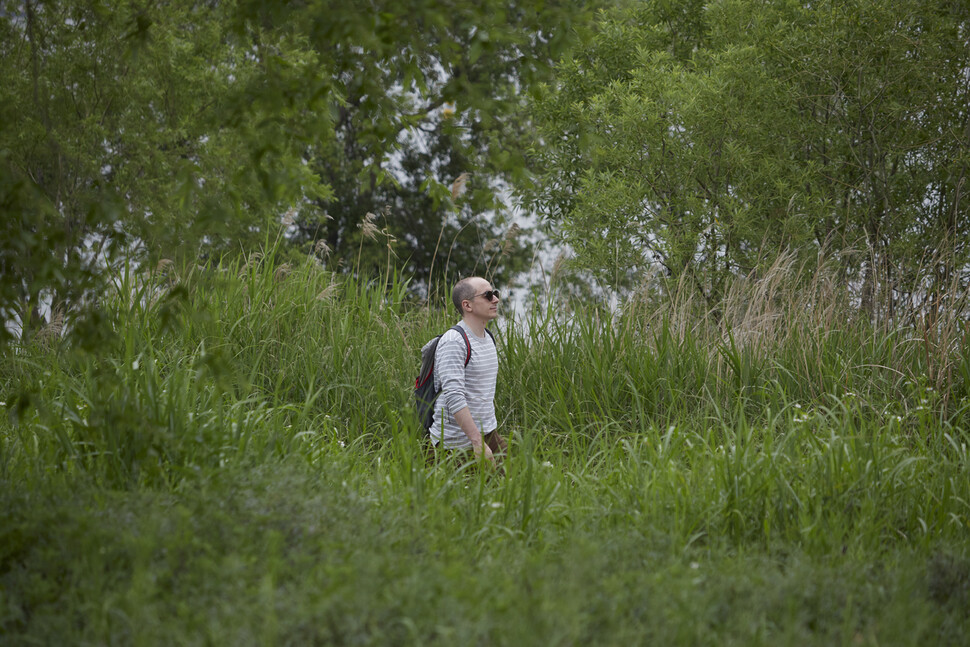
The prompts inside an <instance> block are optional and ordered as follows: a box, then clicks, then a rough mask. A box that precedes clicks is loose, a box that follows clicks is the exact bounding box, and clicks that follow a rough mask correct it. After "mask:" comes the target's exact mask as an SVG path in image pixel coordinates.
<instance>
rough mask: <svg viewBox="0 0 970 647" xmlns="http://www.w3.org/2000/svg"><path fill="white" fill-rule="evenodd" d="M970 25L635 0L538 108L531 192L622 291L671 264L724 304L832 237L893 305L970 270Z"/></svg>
mask: <svg viewBox="0 0 970 647" xmlns="http://www.w3.org/2000/svg"><path fill="white" fill-rule="evenodd" d="M670 5H676V9H677V11H675V12H673V13H671V9H672V7H671V6H670ZM671 16H673V18H672V17H671ZM968 24H970V16H968V14H967V13H966V11H965V7H962V6H960V7H957V5H955V4H954V3H951V2H938V3H931V4H930V5H927V4H926V3H922V2H902V3H900V2H871V1H868V0H866V1H859V2H849V3H845V2H836V3H821V4H818V3H813V4H812V5H811V6H810V7H809V6H806V5H804V4H803V3H797V2H773V3H768V4H765V3H761V2H748V1H747V0H737V1H732V2H724V3H717V4H716V5H711V6H708V7H702V6H701V5H699V4H696V3H650V4H640V3H638V4H634V5H630V6H622V7H621V8H620V9H618V10H617V11H615V12H613V13H610V14H607V15H605V16H604V17H603V18H602V20H601V22H600V29H599V31H598V33H597V35H596V36H595V37H594V38H593V39H592V41H591V42H590V44H589V45H588V46H586V47H585V48H584V49H583V50H581V51H579V52H577V53H575V54H574V55H573V56H571V57H569V58H567V59H566V60H565V61H564V62H563V64H562V65H561V66H560V68H559V70H558V71H557V79H556V82H555V83H554V84H552V85H551V86H549V87H547V88H546V89H545V91H544V92H543V93H542V95H541V97H540V98H539V100H538V101H537V102H536V113H537V119H538V121H539V123H540V125H541V126H540V129H539V141H538V143H537V144H536V146H535V149H534V151H533V158H534V160H535V161H536V163H537V164H538V165H540V166H541V168H542V169H543V172H542V173H541V174H540V176H539V178H538V180H537V182H536V185H535V186H534V187H533V189H532V191H531V193H530V200H531V203H532V204H533V205H534V206H535V207H536V208H537V209H539V210H540V211H541V212H542V213H544V214H545V215H546V216H547V217H548V218H549V219H551V221H552V222H554V223H556V224H558V225H561V226H562V227H563V230H564V232H565V236H566V239H567V241H568V242H569V243H570V244H571V245H572V246H573V247H574V249H575V250H576V252H577V254H578V256H579V259H580V261H581V263H582V264H583V266H585V267H587V268H589V269H592V270H595V271H596V272H598V273H599V274H600V276H601V278H602V279H603V281H604V282H606V283H608V284H611V285H614V286H628V285H630V282H631V281H637V280H640V279H641V278H642V277H643V276H644V275H645V274H649V270H650V269H651V268H660V269H661V270H662V272H663V273H665V274H667V275H669V276H672V277H673V278H674V279H676V280H680V279H682V278H684V279H686V280H690V281H691V282H692V284H693V285H695V286H696V288H697V289H698V290H699V292H700V293H702V294H703V295H705V296H706V297H708V298H709V299H710V301H711V302H712V303H714V302H716V301H717V300H718V299H719V298H720V297H721V296H723V294H724V289H725V281H726V280H727V277H729V276H731V275H737V274H746V273H748V272H751V271H753V270H755V269H760V268H762V267H764V266H766V265H770V264H771V263H772V262H773V261H774V259H775V257H776V256H777V254H779V253H782V252H785V251H786V250H795V251H797V253H799V254H802V255H803V257H804V258H805V259H806V260H808V259H811V258H814V257H815V256H816V255H817V253H818V251H819V250H825V251H827V252H829V253H839V254H840V255H841V260H842V263H843V266H844V269H845V271H846V274H847V278H849V279H850V280H857V281H858V283H859V284H860V285H861V299H862V301H863V305H864V306H865V308H866V309H867V310H869V311H870V312H877V311H878V312H882V313H884V314H885V315H886V316H888V317H890V318H892V317H894V316H896V309H897V308H899V307H900V306H901V305H903V304H906V303H909V302H911V301H912V299H914V298H917V299H920V298H928V297H927V295H930V297H932V298H933V299H935V298H938V296H939V293H940V292H946V291H949V290H951V289H952V288H953V287H954V285H955V283H956V282H957V279H956V276H957V274H958V273H959V272H960V271H961V269H962V268H965V266H966V263H967V257H966V248H965V246H964V245H962V244H961V243H959V242H958V241H961V240H964V239H966V238H967V232H966V230H965V228H966V223H967V222H968V218H967V217H966V213H967V206H966V205H967V203H966V200H964V199H963V191H962V189H961V188H960V183H961V182H962V181H963V180H962V179H961V178H963V177H964V176H965V174H966V156H967V150H968V149H967V138H966V132H965V131H966V126H967V121H966V110H965V106H966V104H967V79H966V69H967V67H968V66H970V61H968V59H967V56H966V53H967V49H966V47H965V46H964V45H965V43H964V42H963V41H964V36H965V31H966V29H967V25H968ZM618 267H621V268H625V271H623V272H618V271H617V268H618ZM959 285H960V286H963V285H964V283H963V282H962V279H961V280H960V282H959ZM960 291H961V292H962V290H960ZM927 303H928V302H927Z"/></svg>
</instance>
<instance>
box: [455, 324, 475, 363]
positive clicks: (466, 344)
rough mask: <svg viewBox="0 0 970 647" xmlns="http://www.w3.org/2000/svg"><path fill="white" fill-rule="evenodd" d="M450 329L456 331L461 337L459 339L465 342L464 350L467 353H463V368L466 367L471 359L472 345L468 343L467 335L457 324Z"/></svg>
mask: <svg viewBox="0 0 970 647" xmlns="http://www.w3.org/2000/svg"><path fill="white" fill-rule="evenodd" d="M451 329H452V330H457V331H458V334H459V335H461V338H462V339H464V340H465V348H467V349H468V352H467V353H465V366H468V362H469V361H471V358H472V343H471V342H470V341H468V335H467V334H466V333H465V329H464V328H462V327H461V326H459V325H458V324H455V325H454V326H452V327H451Z"/></svg>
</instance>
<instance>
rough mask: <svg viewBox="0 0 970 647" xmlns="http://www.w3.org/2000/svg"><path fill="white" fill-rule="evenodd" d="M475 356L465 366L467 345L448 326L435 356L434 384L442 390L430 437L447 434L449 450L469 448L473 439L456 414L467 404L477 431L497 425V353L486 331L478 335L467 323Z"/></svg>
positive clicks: (436, 440)
mask: <svg viewBox="0 0 970 647" xmlns="http://www.w3.org/2000/svg"><path fill="white" fill-rule="evenodd" d="M458 325H459V326H461V327H462V328H464V329H465V333H466V334H467V335H468V343H469V344H471V347H472V356H471V359H470V360H469V361H468V366H465V357H466V356H467V354H468V346H466V345H465V340H464V339H462V338H461V335H460V334H459V333H458V331H456V330H451V329H449V330H448V331H447V332H445V334H443V335H442V336H441V339H440V340H439V341H438V350H437V351H436V352H435V359H434V386H435V389H436V390H437V389H441V394H440V395H439V396H438V400H437V401H436V402H435V414H434V424H432V425H431V429H430V432H431V440H432V442H434V444H436V445H437V444H438V443H439V442H440V441H441V439H442V437H444V446H445V447H446V448H448V449H470V448H471V446H472V441H471V440H469V439H468V436H466V435H465V432H464V431H462V430H461V427H459V426H458V423H457V422H455V414H456V413H458V412H459V411H461V410H462V409H464V408H465V407H468V410H469V412H470V413H471V415H472V420H474V421H475V425H477V426H478V431H479V432H481V434H482V435H483V436H484V435H485V434H487V433H491V432H492V431H494V430H495V428H496V427H498V420H497V419H496V417H495V382H496V380H497V378H498V353H497V352H496V351H495V343H494V342H493V341H492V338H491V337H489V336H488V334H486V335H485V336H484V337H478V336H477V335H475V333H473V332H472V329H471V328H470V327H469V326H468V325H467V324H466V323H465V322H464V321H460V322H458Z"/></svg>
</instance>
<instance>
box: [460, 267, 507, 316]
mask: <svg viewBox="0 0 970 647" xmlns="http://www.w3.org/2000/svg"><path fill="white" fill-rule="evenodd" d="M451 300H452V302H453V303H454V304H455V308H457V309H458V313H459V314H460V315H461V316H462V318H465V317H472V318H474V319H478V320H480V321H482V322H489V321H491V320H492V319H494V318H495V317H497V316H498V300H499V296H498V293H497V292H496V291H493V290H492V286H491V285H490V284H489V282H488V281H486V280H485V279H483V278H481V277H479V276H470V277H468V278H467V279H462V280H460V281H458V283H456V284H455V288H454V289H453V290H452V291H451Z"/></svg>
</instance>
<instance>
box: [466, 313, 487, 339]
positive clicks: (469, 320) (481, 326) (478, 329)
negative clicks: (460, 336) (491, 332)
mask: <svg viewBox="0 0 970 647" xmlns="http://www.w3.org/2000/svg"><path fill="white" fill-rule="evenodd" d="M462 321H464V322H465V325H466V326H468V327H469V328H471V329H472V332H473V333H475V335H477V336H478V337H484V336H485V322H484V321H482V320H481V319H479V318H478V317H468V316H465V317H462Z"/></svg>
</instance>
